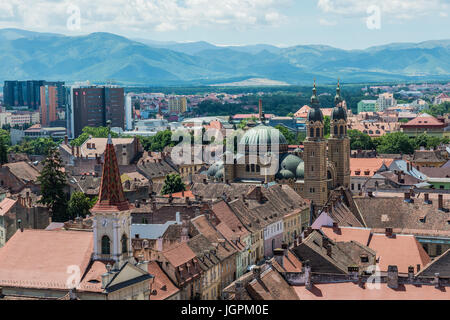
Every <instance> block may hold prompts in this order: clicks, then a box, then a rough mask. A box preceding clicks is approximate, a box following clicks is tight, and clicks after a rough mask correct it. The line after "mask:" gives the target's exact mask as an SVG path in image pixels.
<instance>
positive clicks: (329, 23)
mask: <svg viewBox="0 0 450 320" xmlns="http://www.w3.org/2000/svg"><path fill="white" fill-rule="evenodd" d="M319 24H320V25H321V26H326V27H331V26H335V25H336V24H337V23H336V21H334V20H327V19H323V18H321V19H319Z"/></svg>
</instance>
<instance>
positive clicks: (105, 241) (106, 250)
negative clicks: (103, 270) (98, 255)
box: [102, 236, 111, 254]
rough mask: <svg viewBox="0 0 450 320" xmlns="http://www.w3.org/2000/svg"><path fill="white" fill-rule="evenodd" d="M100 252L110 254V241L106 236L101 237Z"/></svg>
mask: <svg viewBox="0 0 450 320" xmlns="http://www.w3.org/2000/svg"><path fill="white" fill-rule="evenodd" d="M102 254H111V242H110V240H109V237H108V236H103V237H102Z"/></svg>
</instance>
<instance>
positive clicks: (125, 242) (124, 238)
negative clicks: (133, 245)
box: [121, 234, 128, 254]
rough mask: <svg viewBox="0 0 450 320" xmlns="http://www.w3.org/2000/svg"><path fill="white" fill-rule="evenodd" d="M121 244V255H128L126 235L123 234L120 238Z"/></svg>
mask: <svg viewBox="0 0 450 320" xmlns="http://www.w3.org/2000/svg"><path fill="white" fill-rule="evenodd" d="M121 242H122V253H123V254H126V253H128V238H127V235H126V234H124V235H123V236H122V240H121Z"/></svg>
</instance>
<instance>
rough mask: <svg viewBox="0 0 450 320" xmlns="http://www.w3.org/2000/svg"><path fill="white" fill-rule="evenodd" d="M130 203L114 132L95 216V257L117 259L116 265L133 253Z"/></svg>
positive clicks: (92, 211)
mask: <svg viewBox="0 0 450 320" xmlns="http://www.w3.org/2000/svg"><path fill="white" fill-rule="evenodd" d="M129 209H130V206H129V203H128V201H127V199H126V198H125V196H124V193H123V189H122V183H121V180H120V173H119V166H118V164H117V158H116V152H115V149H114V145H113V143H112V139H111V135H109V137H108V142H107V144H106V149H105V153H104V164H103V174H102V182H101V185H100V192H99V198H98V201H97V203H96V204H95V206H94V207H93V208H92V209H91V213H92V214H93V216H94V224H93V228H94V260H103V261H113V262H114V263H115V265H114V267H115V268H121V266H122V265H123V264H124V263H125V262H127V261H128V259H129V258H130V257H132V249H131V239H130V226H131V216H130V210H129Z"/></svg>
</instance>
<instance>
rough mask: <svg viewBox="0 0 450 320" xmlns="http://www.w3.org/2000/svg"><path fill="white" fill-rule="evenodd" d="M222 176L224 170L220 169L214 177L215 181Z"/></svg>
mask: <svg viewBox="0 0 450 320" xmlns="http://www.w3.org/2000/svg"><path fill="white" fill-rule="evenodd" d="M223 175H224V169H223V167H222V169H220V170H219V171H217V173H216V175H215V176H214V178H216V179H223Z"/></svg>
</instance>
